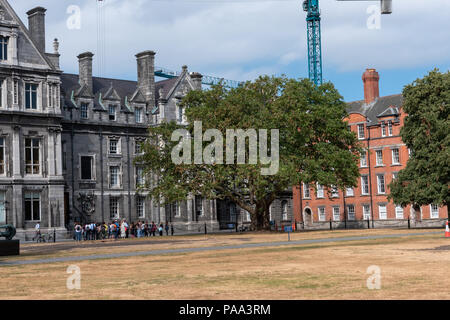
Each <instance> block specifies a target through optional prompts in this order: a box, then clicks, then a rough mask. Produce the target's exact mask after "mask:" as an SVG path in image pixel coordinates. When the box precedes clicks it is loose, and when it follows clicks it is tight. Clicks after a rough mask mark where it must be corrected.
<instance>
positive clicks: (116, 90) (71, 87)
mask: <svg viewBox="0 0 450 320" xmlns="http://www.w3.org/2000/svg"><path fill="white" fill-rule="evenodd" d="M78 81H79V77H78V75H77V74H70V73H63V74H61V89H62V92H63V95H64V97H63V99H64V103H65V105H70V106H72V105H73V103H72V102H71V96H72V92H74V93H76V92H78V91H80V89H81V88H80V85H79V83H78ZM177 81H178V77H175V78H172V79H167V80H163V81H158V82H156V83H155V100H156V101H157V100H158V99H160V98H161V97H160V96H159V92H160V90H162V91H161V92H162V97H163V98H165V97H166V96H167V94H168V93H169V92H170V91H171V89H172V87H173V86H174V85H175V84H176V83H177ZM92 83H93V91H94V92H93V95H94V109H95V110H104V108H103V107H102V106H101V105H100V104H99V98H100V96H101V97H102V99H105V97H114V96H116V95H118V98H120V104H121V106H122V107H123V108H125V109H126V110H128V108H126V103H125V100H127V101H128V102H130V101H131V100H132V98H133V97H135V96H136V94H137V91H138V88H137V81H130V80H119V79H110V78H100V77H92ZM135 98H136V97H135ZM118 101H119V100H118ZM150 107H153V106H150ZM128 111H129V110H128Z"/></svg>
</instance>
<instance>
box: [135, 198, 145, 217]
mask: <svg viewBox="0 0 450 320" xmlns="http://www.w3.org/2000/svg"><path fill="white" fill-rule="evenodd" d="M136 213H137V215H138V217H139V218H145V198H144V197H141V196H137V197H136Z"/></svg>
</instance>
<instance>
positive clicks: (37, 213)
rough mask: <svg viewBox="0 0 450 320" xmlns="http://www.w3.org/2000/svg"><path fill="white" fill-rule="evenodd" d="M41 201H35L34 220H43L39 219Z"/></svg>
mask: <svg viewBox="0 0 450 320" xmlns="http://www.w3.org/2000/svg"><path fill="white" fill-rule="evenodd" d="M39 213H40V212H39V199H34V200H33V220H35V221H38V220H41V219H40V217H39Z"/></svg>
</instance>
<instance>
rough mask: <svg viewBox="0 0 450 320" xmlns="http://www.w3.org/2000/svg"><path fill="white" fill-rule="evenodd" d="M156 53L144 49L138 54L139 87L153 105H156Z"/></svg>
mask: <svg viewBox="0 0 450 320" xmlns="http://www.w3.org/2000/svg"><path fill="white" fill-rule="evenodd" d="M155 54H156V53H155V52H154V51H144V52H141V53H138V54H137V55H136V59H137V73H138V88H139V89H140V90H141V92H142V93H143V94H144V96H145V99H146V100H147V103H148V104H149V105H150V106H151V107H153V106H155Z"/></svg>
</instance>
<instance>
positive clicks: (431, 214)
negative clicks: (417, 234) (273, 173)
mask: <svg viewBox="0 0 450 320" xmlns="http://www.w3.org/2000/svg"><path fill="white" fill-rule="evenodd" d="M362 79H363V83H364V100H361V101H355V102H351V103H349V104H348V113H349V116H348V118H346V119H345V121H347V122H348V125H349V126H350V128H351V130H352V131H354V132H355V133H356V134H357V136H358V139H359V140H360V141H361V142H362V144H363V145H364V146H365V148H366V150H367V152H366V154H365V155H362V156H361V159H360V161H359V163H358V166H359V168H360V175H361V176H360V177H359V179H358V186H357V187H356V188H348V189H347V190H334V192H332V190H330V195H331V198H330V196H329V192H328V190H327V189H326V188H324V187H322V186H320V185H316V186H315V187H314V186H312V185H308V184H302V185H301V186H297V187H294V188H293V211H294V217H295V220H296V221H297V222H300V226H299V227H300V228H301V227H304V228H306V229H315V228H329V227H330V224H332V227H333V228H341V227H342V228H344V227H348V228H352V227H366V228H367V227H368V225H370V227H371V228H372V227H375V228H377V227H383V226H386V227H388V226H392V227H395V226H399V227H400V226H406V225H407V224H408V219H410V224H411V226H412V227H414V226H423V227H426V226H442V225H443V224H444V223H445V221H446V219H447V208H446V207H438V206H435V205H428V206H423V207H421V208H420V210H414V209H412V208H411V206H408V207H406V208H402V207H400V206H396V205H395V204H394V203H392V202H389V201H388V200H387V195H388V194H389V188H388V185H389V183H391V181H392V179H395V177H396V175H397V174H398V172H399V171H400V170H401V169H403V168H404V167H405V166H406V162H407V161H408V158H409V150H408V148H407V147H406V145H405V144H404V143H403V141H402V139H401V137H400V128H401V127H402V126H403V123H404V119H405V117H406V114H405V113H404V112H403V111H402V102H403V97H402V95H401V94H398V95H392V96H385V97H380V96H379V75H378V72H376V71H375V69H367V70H366V71H365V72H364V74H363V77H362ZM367 220H369V221H367Z"/></svg>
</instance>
